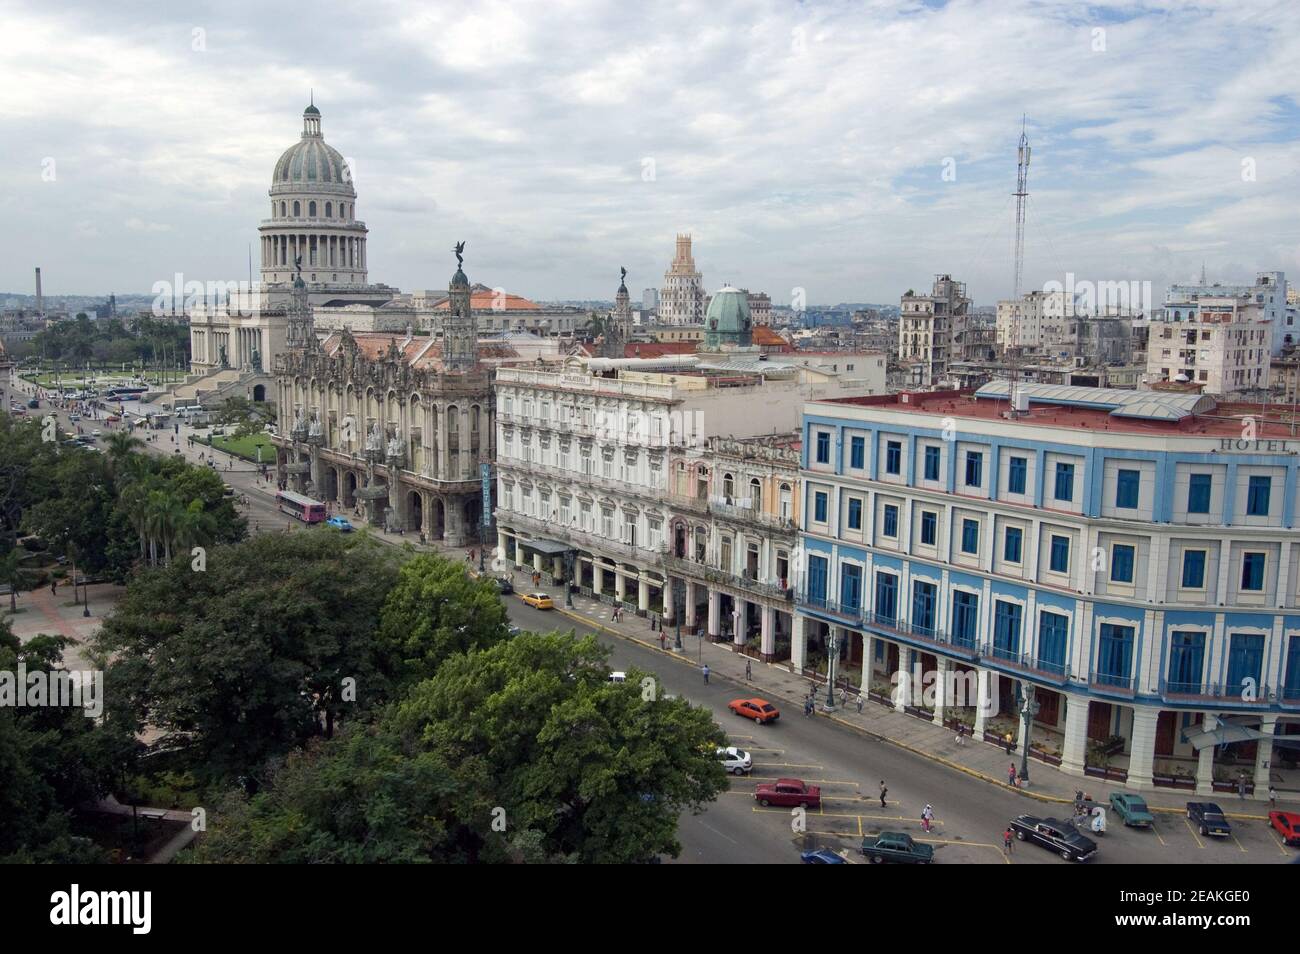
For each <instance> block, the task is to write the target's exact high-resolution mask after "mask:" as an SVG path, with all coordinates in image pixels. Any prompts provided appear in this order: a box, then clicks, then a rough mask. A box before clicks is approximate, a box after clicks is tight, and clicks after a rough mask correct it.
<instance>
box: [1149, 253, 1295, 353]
mask: <svg viewBox="0 0 1300 954" xmlns="http://www.w3.org/2000/svg"><path fill="white" fill-rule="evenodd" d="M1287 294H1288V290H1287V284H1286V273H1285V272H1257V273H1256V274H1255V284H1253V285H1220V284H1218V283H1215V284H1213V285H1211V284H1209V283H1207V282H1206V280H1205V272H1204V270H1203V269H1202V272H1201V280H1200V281H1199V282H1194V283H1191V284H1185V285H1170V286H1169V294H1168V295H1167V296H1166V306H1165V307H1166V308H1168V307H1169V305H1168V302H1186V301H1192V302H1194V301H1197V300H1199V299H1201V298H1206V297H1209V298H1242V297H1248V298H1249V299H1250V300H1251V301H1253V302H1254V303H1255V304H1257V305H1259V306H1260V309H1261V311H1262V313H1263V320H1264V321H1267V322H1269V323H1270V325H1271V328H1272V340H1271V342H1270V345H1269V347H1270V350H1271V352H1272V354H1274V355H1279V354H1281V353H1282V351H1283V349H1284V348H1287V347H1290V346H1292V345H1295V344H1297V343H1300V330H1298V329H1297V328H1296V327H1295V326H1294V325H1288V324H1287V314H1286V302H1287ZM1293 320H1294V318H1293Z"/></svg>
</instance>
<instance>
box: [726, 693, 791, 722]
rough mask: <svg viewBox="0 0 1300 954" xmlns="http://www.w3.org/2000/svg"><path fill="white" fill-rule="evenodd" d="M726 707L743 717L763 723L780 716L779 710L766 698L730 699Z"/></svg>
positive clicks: (772, 720) (773, 720)
mask: <svg viewBox="0 0 1300 954" xmlns="http://www.w3.org/2000/svg"><path fill="white" fill-rule="evenodd" d="M727 708H728V709H730V710H731V711H732V712H734V713H736V715H738V716H740V717H741V718H743V719H753V720H754V721H755V722H757V723H759V724H760V725H763V724H765V723H768V722H775V721H776V720H777V719H779V718H781V712H780V710H778V709H777V707H776V706H774V705H772V703H770V702H768V701H767V700H766V699H732V700H731V701H730V702H728V703H727Z"/></svg>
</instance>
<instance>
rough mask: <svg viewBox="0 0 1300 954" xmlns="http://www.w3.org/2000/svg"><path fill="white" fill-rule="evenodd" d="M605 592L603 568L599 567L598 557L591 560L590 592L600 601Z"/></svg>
mask: <svg viewBox="0 0 1300 954" xmlns="http://www.w3.org/2000/svg"><path fill="white" fill-rule="evenodd" d="M604 590H605V568H604V567H602V566H601V565H600V558H599V557H592V558H591V592H592V593H593V594H595V597H596V599H600V597H601V595H602V594H603V593H604Z"/></svg>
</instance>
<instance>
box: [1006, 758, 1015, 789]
mask: <svg viewBox="0 0 1300 954" xmlns="http://www.w3.org/2000/svg"><path fill="white" fill-rule="evenodd" d="M1007 784H1008V785H1010V786H1011V787H1012V788H1015V787H1016V763H1015V762H1012V763H1011V767H1010V768H1008V769H1007Z"/></svg>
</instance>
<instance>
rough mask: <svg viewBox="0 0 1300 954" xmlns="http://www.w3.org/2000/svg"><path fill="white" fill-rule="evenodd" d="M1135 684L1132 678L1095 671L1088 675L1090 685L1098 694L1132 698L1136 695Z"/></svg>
mask: <svg viewBox="0 0 1300 954" xmlns="http://www.w3.org/2000/svg"><path fill="white" fill-rule="evenodd" d="M1133 684H1134V680H1133V677H1132V676H1121V675H1117V674H1115V673H1110V672H1097V671H1096V670H1095V669H1094V670H1093V671H1092V672H1091V673H1089V675H1088V685H1089V686H1091V687H1092V688H1093V689H1095V690H1096V691H1097V692H1104V693H1111V694H1113V695H1122V696H1131V695H1134V694H1135V691H1134V688H1133Z"/></svg>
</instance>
